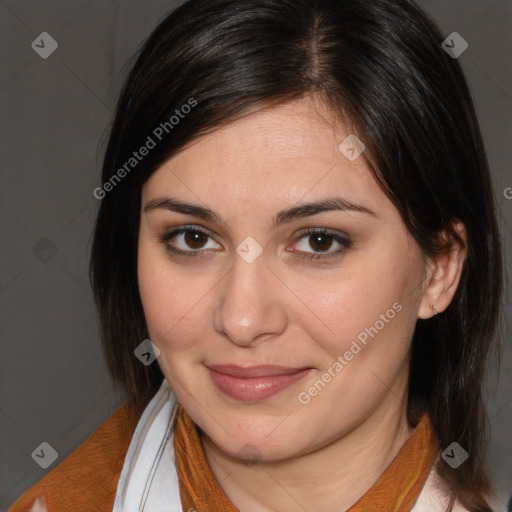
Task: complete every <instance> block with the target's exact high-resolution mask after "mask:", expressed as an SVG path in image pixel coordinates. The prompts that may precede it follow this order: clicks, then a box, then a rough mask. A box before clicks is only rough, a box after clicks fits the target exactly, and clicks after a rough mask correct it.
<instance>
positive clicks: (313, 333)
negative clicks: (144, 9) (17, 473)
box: [11, 0, 501, 512]
mask: <svg viewBox="0 0 512 512" xmlns="http://www.w3.org/2000/svg"><path fill="white" fill-rule="evenodd" d="M443 39H444V37H443V36H442V35H441V33H440V32H439V31H438V29H437V28H436V27H435V26H434V24H433V23H432V22H431V21H430V20H429V19H428V18H427V16H426V15H425V14H424V13H423V12H422V11H421V10H420V9H419V8H418V7H417V6H415V5H414V4H413V3H412V2H410V1H408V0H398V1H397V0H376V1H374V2H366V1H363V0H208V1H205V0H191V1H189V2H187V3H185V4H184V5H182V6H181V7H180V8H178V9H177V10H176V11H175V12H173V13H172V14H171V15H170V16H169V17H167V18H166V19H165V20H164V21H163V22H162V23H161V24H160V26H159V27H158V28H157V29H156V30H155V31H154V33H153V34H152V35H151V36H150V38H149V39H148V41H147V42H146V43H145V45H144V47H143V48H142V50H141V52H140V55H139V57H138V60H137V62H136V63H135V65H134V67H133V70H132V72H131V74H130V76H129V77H128V79H127V81H126V85H125V87H124V89H123V91H122V94H121V97H120V100H119V103H118V107H117V113H116V117H115V121H114V125H113V128H112V132H111V136H110V140H109V144H108V148H107V151H106V155H105V160H104V166H103V175H102V185H101V187H98V188H97V189H96V190H95V191H94V195H95V197H97V198H98V199H100V200H101V206H100V210H99V213H98V217H97V224H96V227H95V235H94V244H93V249H92V258H91V276H92V285H93V289H94V293H95V296H96V299H97V304H98V309H99V312H100V316H101V328H102V338H103V341H104V347H105V353H106V357H107V361H108V364H109V368H110V370H111V373H112V376H113V379H114V381H115V382H118V383H121V384H123V385H124V386H125V388H126V389H127V391H128V394H129V398H130V401H129V403H128V404H126V405H124V406H123V407H122V408H120V409H119V410H118V411H116V412H115V413H114V414H113V415H112V416H111V417H110V418H109V419H108V420H107V421H106V422H105V423H104V424H103V425H102V426H101V427H100V428H99V429H98V430H97V431H96V432H95V433H94V434H93V435H92V436H91V437H90V438H89V439H88V440H87V441H86V442H85V443H84V444H83V445H81V446H80V447H79V448H78V449H77V450H76V451H75V452H74V453H73V454H72V455H71V456H70V457H68V459H66V460H65V461H64V462H63V463H61V464H60V465H59V466H58V467H57V468H56V469H55V470H53V471H52V472H50V473H49V474H48V475H47V476H46V477H45V478H44V479H43V480H42V481H41V482H39V483H38V484H36V485H35V486H34V487H33V488H31V489H29V491H27V492H26V493H25V495H23V496H22V497H21V498H20V500H18V502H17V503H16V504H15V505H14V506H13V507H12V508H11V510H12V511H14V512H17V511H21V510H29V509H30V507H32V509H33V510H36V509H37V507H42V508H43V509H47V510H48V511H50V512H54V511H60V510H70V509H79V510H115V511H121V510H123V511H136V510H144V511H159V512H160V511H163V510H165V511H167V510H170V511H173V512H178V511H181V510H183V511H189V512H191V511H193V510H196V511H199V512H202V511H210V510H215V511H217V510H226V511H235V510H241V511H242V512H259V511H270V510H276V511H278V510H279V511H281V510H287V511H295V510H297V511H298V510H309V511H312V510H323V511H340V510H350V511H360V510H382V511H384V510H385V511H388V510H393V511H409V510H413V511H415V512H418V511H427V510H428V511H435V510H454V511H463V510H469V511H473V512H476V511H490V510H491V509H490V507H489V504H488V502H487V497H488V493H489V482H488V479H487V476H486V474H485V471H484V468H483V456H484V451H485V443H484V439H485V413H484V408H483V404H482V397H481V384H482V378H483V371H484V366H485V360H486V355H487V353H488V349H489V347H490V343H491V340H492V337H493V332H494V329H495V325H496V322H497V316H498V304H499V297H500V291H501V258H500V243H499V237H498V229H497V222H496V215H495V207H494V202H493V197H492V189H491V183H490V177H489V170H488V165H487V161H486V156H485V150H484V147H483V144H482V139H481V135H480V131H479V127H478V123H477V120H476V116H475V112H474V107H473V104H472V100H471V96H470V93H469V91H468V88H467V84H466V82H465V79H464V77H463V74H462V71H461V68H460V66H459V64H458V62H457V61H456V60H455V59H454V58H453V55H449V54H448V53H447V52H446V51H445V50H444V49H443V48H442V45H441V43H442V41H443ZM36 498H37V501H36Z"/></svg>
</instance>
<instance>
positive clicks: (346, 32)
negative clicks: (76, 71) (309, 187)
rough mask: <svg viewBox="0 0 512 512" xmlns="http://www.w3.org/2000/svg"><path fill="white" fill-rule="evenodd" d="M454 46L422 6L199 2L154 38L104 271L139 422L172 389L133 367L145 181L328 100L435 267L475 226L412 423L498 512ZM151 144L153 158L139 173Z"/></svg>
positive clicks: (114, 174) (478, 210) (442, 466)
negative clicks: (173, 160)
mask: <svg viewBox="0 0 512 512" xmlns="http://www.w3.org/2000/svg"><path fill="white" fill-rule="evenodd" d="M443 40H444V36H443V35H442V34H441V33H440V31H439V29H438V28H437V27H436V26H435V24H434V23H433V22H432V20H430V18H429V17H428V16H427V15H426V14H425V13H424V12H423V11H422V10H421V9H419V8H418V7H417V6H416V5H415V4H414V3H413V2H412V1H409V0H372V1H371V2H369V1H367V0H190V1H188V2H186V3H185V4H183V5H181V6H180V7H179V8H178V9H176V10H175V11H174V12H172V13H171V14H170V15H169V16H168V17H166V18H165V19H164V20H163V21H162V22H161V23H160V25H159V26H158V27H157V28H156V29H155V30H154V32H153V33H152V34H151V35H150V37H149V38H148V39H147V41H146V42H145V43H144V45H143V46H142V48H141V50H140V52H139V53H138V56H137V59H136V62H135V64H134V65H133V67H132V70H131V72H130V73H129V76H128V77H127V80H126V82H125V85H124V88H123V90H122V93H121V95H120V98H119V101H118V105H117V110H116V115H115V119H114V122H113V126H112V130H111V134H110V138H109V141H108V145H107V149H106V154H105V158H104V165H103V170H102V185H101V187H99V188H98V189H97V191H95V195H96V197H98V198H100V200H101V205H100V208H99V211H98V215H97V221H96V225H95V232H94V240H93V247H92V254H91V263H90V277H91V283H92V287H93V291H94V294H95V299H96V303H97V307H98V311H99V315H100V325H101V336H102V341H103V346H104V351H105V355H106V360H107V363H108V366H109V369H110V372H111V375H112V377H113V380H114V382H116V383H120V384H122V385H123V386H125V388H126V390H127V392H128V396H129V399H130V403H131V404H132V405H133V407H134V408H135V409H136V410H137V411H140V410H141V409H142V408H143V407H144V405H145V404H147V402H148V400H149V399H150V398H151V396H152V395H153V394H154V393H155V391H156V389H157V388H158V386H159V384H160V383H161V381H162V378H163V375H162V373H161V371H160V369H159V368H158V366H157V365H156V364H153V365H150V366H145V365H143V364H141V363H140V361H139V360H138V359H136V358H135V357H134V349H135V348H136V347H137V346H138V345H139V344H140V343H141V342H142V341H143V340H144V339H145V338H147V337H148V331H147V326H146V323H145V318H144V311H143V308H142V305H141V301H140V297H139V292H138V284H137V243H138V230H139V218H140V207H141V188H142V186H143V184H144V182H145V181H146V180H147V179H148V178H149V176H150V175H151V174H152V173H153V172H154V171H155V170H156V169H157V168H158V167H159V166H160V165H161V164H162V163H163V162H165V161H166V160H167V159H168V158H170V157H171V156H172V155H174V154H176V153H177V152H178V151H179V150H180V149H183V147H184V146H185V145H186V144H188V143H190V142H191V141H193V140H194V139H196V138H197V137H199V136H201V135H204V134H206V133H209V132H211V131H213V130H215V129H217V128H219V127H220V126H223V125H225V124H227V123H229V122H232V121H234V120H236V119H239V118H240V117H242V116H243V115H245V114H247V113H248V112H251V111H255V110H257V109H260V108H264V107H267V106H272V105H279V104H283V103H285V102H288V101H292V100H296V99H300V98H303V97H305V96H307V95H316V96H318V97H320V98H321V99H322V100H323V101H324V102H325V104H326V105H327V106H328V107H329V108H330V109H331V111H332V112H333V113H334V114H335V115H337V116H338V117H339V119H340V120H343V121H344V122H345V123H348V124H349V126H350V127H351V129H352V130H353V133H356V134H357V136H358V137H359V138H360V139H361V140H362V141H363V142H364V144H365V145H366V148H367V150H366V151H365V153H364V154H363V158H365V159H366V162H367V164H368V166H369V167H370V169H371V171H372V173H373V175H374V177H375V179H376V180H377V182H378V183H379V184H380V186H381V188H382V189H383V191H384V192H385V193H386V194H387V196H388V197H389V198H390V199H391V201H392V202H393V204H394V205H395V207H396V208H397V210H398V211H399V213H400V215H401V217H402V218H403V221H404V223H405V225H406V227H407V229H408V230H409V231H410V233H411V234H412V236H413V237H414V238H415V240H416V242H417V243H418V245H419V247H420V248H421V249H422V251H423V253H424V254H425V255H429V256H432V255H435V254H438V253H439V252H440V251H442V250H443V249H444V247H443V246H442V245H441V244H440V237H439V235H440V233H441V232H443V231H445V232H448V233H449V234H450V238H451V239H452V241H455V242H459V243H463V241H462V240H461V239H460V238H458V236H457V233H456V232H454V230H453V229H451V223H452V222H453V221H454V220H460V221H462V222H463V223H464V225H465V227H466V231H467V244H466V248H467V259H466V261H465V264H464V268H463V272H462V277H461V280H460V283H459V286H458V289H457V291H456V294H455V296H454V298H453V300H452V302H451V304H450V306H449V307H448V308H447V309H446V311H444V312H443V313H442V314H440V315H437V316H436V317H435V318H433V319H429V320H418V322H417V325H416V329H415V332H414V336H413V340H412V346H411V371H410V382H409V394H408V397H409V398H408V416H409V421H410V422H411V424H414V423H415V422H416V421H417V418H418V416H419V414H421V413H422V412H425V411H427V412H428V413H429V415H430V418H431V421H432V424H433V426H434V428H435V431H436V433H437V436H438V438H439V441H440V445H441V447H442V448H444V447H447V446H448V445H450V444H451V443H452V442H454V441H456V442H457V443H459V444H460V445H461V446H462V447H463V448H464V449H465V450H466V451H467V452H468V453H469V455H470V456H469V458H468V459H467V460H466V461H465V462H464V463H463V464H462V465H461V466H460V467H458V468H457V469H456V470H454V469H452V468H451V467H450V466H449V465H448V464H446V463H445V462H444V461H443V460H442V459H440V460H439V463H438V467H437V469H438V471H439V473H440V475H441V476H442V478H443V479H444V481H445V482H446V483H447V485H448V486H449V487H450V489H452V490H453V496H454V498H457V499H458V500H459V501H460V502H461V503H462V504H463V505H465V506H466V507H467V508H468V509H469V510H471V511H474V512H477V511H478V512H481V511H490V508H489V506H488V504H487V502H486V499H485V495H486V493H487V492H488V490H489V483H488V480H487V477H486V475H485V472H484V469H483V457H484V452H485V445H486V416H485V410H484V407H483V401H482V394H481V388H482V382H483V381H482V379H483V375H484V368H485V362H486V358H487V354H488V351H489V348H490V345H491V342H492V339H493V333H494V330H495V327H496V324H497V318H498V312H499V303H500V293H501V286H502V261H501V249H500V240H499V232H498V226H497V218H496V211H495V205H494V198H493V194H492V184H491V178H490V173H489V168H488V162H487V158H486V153H485V149H484V145H483V142H482V137H481V133H480V129H479V126H478V122H477V117H476V114H475V108H474V105H473V101H472V98H471V94H470V92H469V90H468V86H467V83H466V80H465V78H464V75H463V72H462V69H461V67H460V64H459V63H458V61H457V60H456V59H454V58H452V56H451V55H449V54H448V53H447V52H446V51H445V50H444V49H443V48H442V42H443ZM184 105H188V106H189V107H190V108H189V107H187V108H186V109H185V108H184V107H183V106H184ZM192 105H193V108H192ZM180 113H181V115H179V114H180ZM172 116H174V119H173V118H172ZM178 116H179V118H178ZM178 119H179V120H178ZM144 145H145V146H146V147H147V146H151V149H150V150H149V152H147V154H146V155H145V156H144V157H141V155H139V154H138V157H139V158H135V156H134V151H135V152H137V151H138V149H139V148H141V147H142V146H144ZM123 171H124V172H123Z"/></svg>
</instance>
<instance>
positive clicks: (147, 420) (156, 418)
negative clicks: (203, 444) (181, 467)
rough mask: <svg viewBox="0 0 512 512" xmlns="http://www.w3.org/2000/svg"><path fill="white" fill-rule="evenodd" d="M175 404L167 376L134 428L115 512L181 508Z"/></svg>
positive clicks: (167, 511) (179, 511)
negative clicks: (175, 432)
mask: <svg viewBox="0 0 512 512" xmlns="http://www.w3.org/2000/svg"><path fill="white" fill-rule="evenodd" d="M176 404H177V401H176V396H175V395H174V393H173V392H172V390H171V388H170V387H169V385H168V384H167V381H166V380H165V379H164V380H163V382H162V385H161V386H160V389H159V390H158V391H157V393H156V394H155V396H154V397H153V398H152V399H151V401H150V402H149V404H148V405H147V407H146V409H145V410H144V412H143V413H142V416H141V418H140V420H139V422H138V424H137V427H136V428H135V432H134V434H133V437H132V440H131V442H130V447H129V448H128V452H127V453H126V458H125V460H124V464H123V469H122V471H121V476H120V478H119V482H118V485H117V492H116V498H115V501H114V508H113V509H112V510H113V512H182V510H183V509H182V506H181V499H180V491H179V484H178V474H177V471H176V463H175V458H174V442H173V441H174V429H173V426H174V414H175V411H176Z"/></svg>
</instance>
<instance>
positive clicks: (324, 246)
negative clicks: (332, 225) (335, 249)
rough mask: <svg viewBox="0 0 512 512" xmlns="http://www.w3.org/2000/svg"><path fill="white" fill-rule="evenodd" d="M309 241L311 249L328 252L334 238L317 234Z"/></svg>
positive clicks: (311, 236)
mask: <svg viewBox="0 0 512 512" xmlns="http://www.w3.org/2000/svg"><path fill="white" fill-rule="evenodd" d="M309 239H310V245H311V247H312V248H313V249H315V250H318V251H327V250H328V249H329V248H330V247H331V244H332V237H330V236H329V235H324V234H322V233H315V234H313V235H310V237H309ZM315 246H316V247H315Z"/></svg>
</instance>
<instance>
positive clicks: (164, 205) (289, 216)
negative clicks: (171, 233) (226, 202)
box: [143, 197, 378, 231]
mask: <svg viewBox="0 0 512 512" xmlns="http://www.w3.org/2000/svg"><path fill="white" fill-rule="evenodd" d="M156 209H164V210H168V211H171V212H177V213H183V214H185V215H191V216H193V217H197V218H199V219H202V220H204V221H209V222H213V223H215V224H219V225H221V226H223V227H224V228H225V229H226V230H227V231H230V229H229V227H228V226H227V224H226V222H225V221H224V220H223V219H222V218H221V217H219V216H218V215H217V214H216V213H215V212H214V211H212V210H210V209H209V208H205V207H203V206H199V205H196V204H189V203H185V202H182V201H179V200H177V199H174V198H169V197H167V198H158V199H153V200H151V201H148V202H147V203H146V204H145V205H144V208H143V212H144V213H146V212H149V211H152V210H156ZM331 211H349V212H357V213H364V214H367V215H371V216H373V217H375V218H378V216H377V214H376V213H375V212H374V211H372V210H370V209H369V208H367V207H365V206H362V205H359V204H354V203H351V202H350V201H347V200H346V199H344V198H342V197H332V198H327V199H324V200H321V201H315V202H312V203H305V204H300V205H298V206H294V207H292V208H288V209H286V210H281V211H280V212H278V213H277V215H276V216H275V218H274V219H273V221H274V222H273V224H274V227H277V226H279V225H281V224H287V223H290V222H293V221H294V220H296V219H303V218H305V217H311V216H313V215H317V214H319V213H323V212H331Z"/></svg>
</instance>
